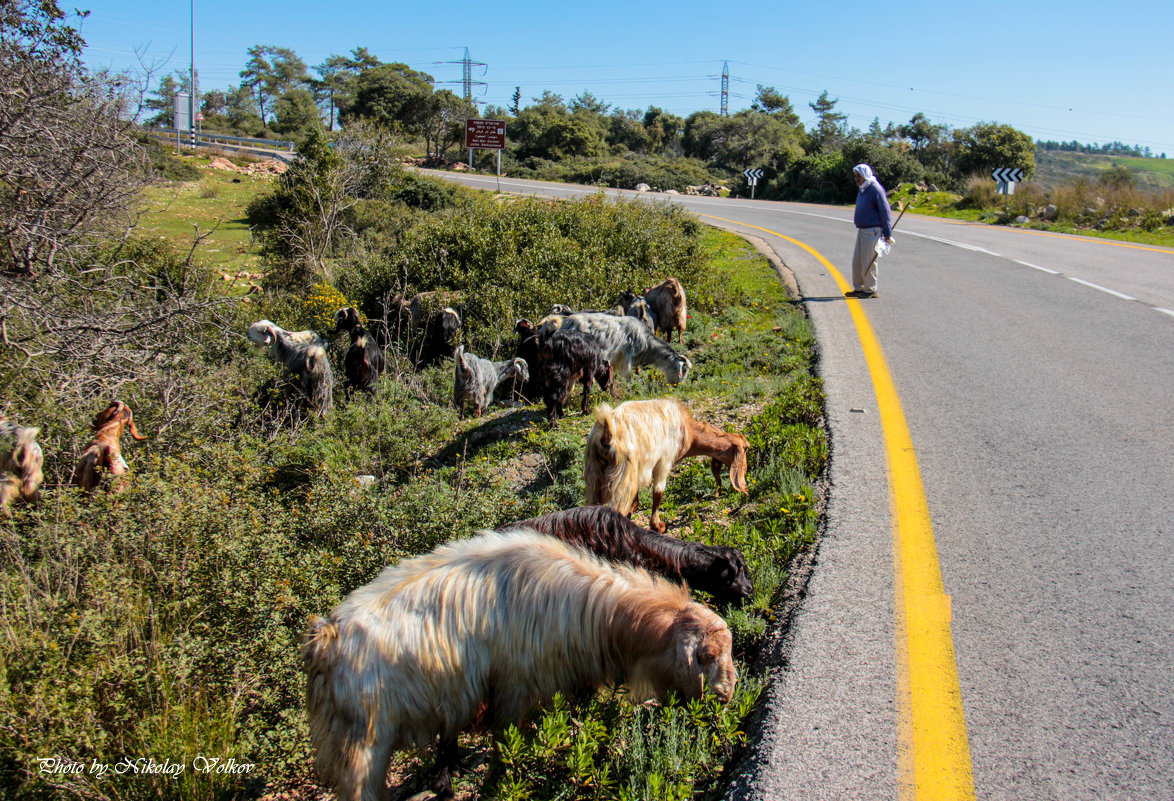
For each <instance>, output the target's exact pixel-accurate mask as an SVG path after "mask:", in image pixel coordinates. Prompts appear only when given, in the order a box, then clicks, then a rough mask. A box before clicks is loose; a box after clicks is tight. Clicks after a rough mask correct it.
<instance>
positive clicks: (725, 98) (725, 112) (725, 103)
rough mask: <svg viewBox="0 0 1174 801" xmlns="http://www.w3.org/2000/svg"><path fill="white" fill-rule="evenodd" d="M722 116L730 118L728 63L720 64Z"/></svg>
mask: <svg viewBox="0 0 1174 801" xmlns="http://www.w3.org/2000/svg"><path fill="white" fill-rule="evenodd" d="M722 116H723V117H728V116H730V62H728V61H723V62H722Z"/></svg>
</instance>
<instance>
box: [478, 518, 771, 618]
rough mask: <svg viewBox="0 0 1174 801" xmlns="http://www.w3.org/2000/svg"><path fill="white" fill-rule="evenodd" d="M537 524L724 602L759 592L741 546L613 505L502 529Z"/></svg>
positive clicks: (535, 527)
mask: <svg viewBox="0 0 1174 801" xmlns="http://www.w3.org/2000/svg"><path fill="white" fill-rule="evenodd" d="M518 529H533V530H535V531H539V532H541V533H543V534H549V535H550V536H552V537H557V538H558V539H560V540H563V541H564V542H568V543H570V544H572V545H578V546H579V547H581V548H586V549H587V550H589V551H592V552H594V553H597V554H599V555H600V556H605V557H607V558H608V559H611V560H613V561H623V562H628V563H629V564H633V565H636V566H637V567H642V568H644V569H645V570H651V571H653V572H656V573H660V574H661V575H664V576H667V577H668V578H670V579H673V580H674V581H685V582H687V583H688V584H689V586H690V587H692V588H693V589H697V590H704V591H705V592H708V593H710V594H711V595H713V597H714V598H715V599H717V601H718V602H719V603H741V602H743V601H745V600H746V599H747V598H749V597H750V596H751V595H753V594H754V584H753V582H752V581H751V579H750V571H749V570H748V569H747V567H746V558H745V557H744V556H743V555H742V552H741V551H739V550H738V549H737V548H730V547H728V546H725V545H705V544H703V543H700V542H692V541H690V540H679V539H677V538H676V537H668V536H665V535H664V534H657V533H656V532H655V531H650V530H649V529H646V528H641V527H640V526H638V525H636V524H635V523H633V522H632V521H631V520H629V519H628V518H627V517H624V516H623V515H622V514H620V513H619V512H617V511H616V510H615V509H612V508H611V507H609V506H582V507H579V508H577V509H567V510H565V511H562V512H551V513H550V514H547V515H542V516H541V517H534V518H531V519H529V520H519V521H517V522H515V523H508V524H507V525H505V526H503V527H501V528H499V529H498V531H501V532H503V533H504V532H507V531H514V530H518Z"/></svg>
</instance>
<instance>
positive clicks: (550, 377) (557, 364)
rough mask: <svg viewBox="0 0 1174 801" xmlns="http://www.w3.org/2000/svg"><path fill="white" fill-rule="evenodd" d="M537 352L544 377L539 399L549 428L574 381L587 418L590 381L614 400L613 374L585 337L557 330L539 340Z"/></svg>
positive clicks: (581, 334)
mask: <svg viewBox="0 0 1174 801" xmlns="http://www.w3.org/2000/svg"><path fill="white" fill-rule="evenodd" d="M538 350H539V356H538V358H539V364H540V365H541V369H542V372H543V375H544V383H543V393H542V397H543V400H544V401H545V403H546V416H547V419H549V420H550V425H551V427H553V426H555V425H557V424H558V419H559V417H561V416H562V414H563V407H564V406H565V405H566V403H567V399H568V398H570V396H571V390H573V389H574V387H575V382H576V381H578V382H580V383H582V384H583V414H587V401H588V399H589V398H590V395H591V382H592V381H595V382H596V383H598V384H599V388H600V389H602V390H606V391H609V392H611V393H612V396H613V397H615V389H614V378H615V371H614V369H613V368H612V366H611V363H610V362H608V360H607V359H606V358H605V357H604V355H603V351H601V350H600V348H599V345H598V344H597V343H596V342H595V340H594V339H591V338H590V337H588V336H587V335H586V334H584V333H582V332H580V331H571V330H563V329H560V330H558V331H555V332H554V333H553V334H551V335H550V336H549V337H546V338H544V339H541V340H540V342H539V346H538Z"/></svg>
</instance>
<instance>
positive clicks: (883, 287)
mask: <svg viewBox="0 0 1174 801" xmlns="http://www.w3.org/2000/svg"><path fill="white" fill-rule="evenodd" d="M436 174H437V175H441V176H442V177H445V178H447V179H450V180H455V181H459V182H461V183H466V184H470V185H475V186H480V187H482V188H486V189H495V188H496V187H497V180H496V179H495V178H493V177H486V176H462V175H453V174H447V173H436ZM500 183H501V189H502V190H505V191H511V192H519V193H535V194H542V195H546V196H552V197H570V196H576V195H583V194H588V193H592V192H595V191H597V190H594V189H591V188H587V187H569V186H564V185H559V184H546V183H541V182H529V181H516V180H513V179H502V180H501V182H500ZM607 195H608V196H615V195H621V196H625V197H633V196H635V193H627V192H625V193H618V192H616V191H615V190H608V191H607ZM643 197H648V196H647V195H644V196H643ZM657 198H658V199H661V200H671V201H672V202H676V203H680V204H682V205H683V206H685V207H686V208H688V209H690V210H692V211H694V212H695V213H696V214H698V215H699V216H700V217H701V219H702V220H703V221H705V222H708V223H712V224H714V225H719V226H721V227H725V228H729V229H731V230H736V231H740V232H743V233H746V234H750V235H753V236H756V237H759V238H761V239H763V240H764V241H766V242H767V244H768V245H769V247H770V248H772V249H773V250H774V251H775V252H776V253H777V255H778V256H779V257H780V258H781V259H782V261H783V262H785V264H786V265H787V267H788V268H790V269H791V270H792V271H793V272H794V274H795V277H796V279H797V281H798V284H799V288H800V291H801V293H802V295H803V298H804V300H805V305H806V308H807V310H808V312H809V313H810V315H811V319H812V321H813V323H814V326H815V331H816V335H817V337H818V341H819V352H820V364H819V371H820V374H821V375H822V376H823V378H824V381H825V384H826V388H827V393H828V403H827V417H828V421H829V426H830V429H831V435H832V460H831V467H830V471H831V472H830V478H831V484H832V488H831V497H830V504H829V510H828V529H827V535H826V537H825V538H824V540H823V541H822V543H821V545H820V550H819V553H818V557H817V564H816V567H815V572H814V575H813V577H812V579H811V581H810V584H809V586H808V594H807V597H806V599H805V600H804V602H803V604H802V606H801V608H800V610H799V612H798V613H797V615H796V617H795V620H794V622H793V625H792V627H791V630H790V633H789V635H788V640H787V649H786V662H785V665H784V667H783V668H782V670H781V671H780V673H779V674H778V678H777V681H775V682H774V684H772V686H771V687H770V689H769V690H768V696H769V698H768V708H767V721H768V725H767V730H766V732H765V734H764V736H763V737H762V739H761V740H760V741H758V742H757V743H756V745H755V747H754V749H753V753H752V762H753V765H754V771H753V773H752V774H751V775H747V776H742V777H739V779H738V780H737V781H736V783H735V787H734V789H733V790H732V791H731V794H730V797H732V798H755V799H762V800H763V801H766V799H771V801H775V800H776V799H796V800H797V801H798V800H800V799H802V800H803V801H807V800H809V799H893V798H897V797H900V798H903V799H904V798H921V799H932V801H937V799H944V798H947V797H962V798H965V797H971V796H970V795H969V794H968V793H967V792H965V791H962V792H950V793H942V794H937V793H935V792H933V791H932V790H931V789H930V788H931V787H932V784H931V783H930V782H931V781H932V780H933V776H932V775H929V774H928V773H927V771H930V773H932V770H933V769H936V768H937V767H938V766H939V764H943V763H945V762H948V761H950V760H955V759H956V758H957V757H958V754H956V753H952V754H945V753H942V751H944V750H945V749H942V748H941V746H942V743H943V742H944V741H945V737H946V735H947V734H949V732H948V731H945V730H944V729H942V728H940V727H938V726H936V724H935V725H931V726H929V727H927V728H926V729H925V730H924V731H922V730H919V729H912V728H911V725H910V722H909V706H910V703H909V702H910V696H913V698H912V703H913V705H914V706H916V704H917V702H918V700H917V697H916V695H917V693H918V692H919V691H918V690H908V691H906V692H905V693H901V692H899V688H901V687H908V686H909V684H910V683H911V681H912V683H913V684H914V685H916V684H917V680H918V676H916V675H914V676H913V677H912V680H911V679H910V674H913V673H916V672H917V669H916V668H911V667H910V665H909V664H908V654H909V646H908V644H907V642H906V637H905V632H903V631H902V630H901V629H899V628H898V627H897V624H896V623H897V619H898V614H899V612H901V611H904V612H905V613H906V614H907V615H910V616H913V617H917V616H918V615H920V614H924V613H927V610H925V609H919V608H917V605H916V604H912V605H911V606H910V607H909V608H906V609H904V610H902V606H903V604H905V605H907V604H908V599H907V598H905V596H903V595H901V594H899V593H898V589H900V586H901V585H900V583H899V580H898V579H899V577H898V574H897V572H896V570H897V568H896V566H897V564H898V561H897V558H896V557H897V554H898V553H899V548H900V545H901V539H900V536H899V534H898V532H897V531H896V530H895V525H897V526H898V527H899V525H900V524H903V521H902V518H901V514H903V513H900V512H899V511H898V514H897V515H896V517H895V516H894V508H893V506H892V500H893V497H892V496H891V495H890V487H891V486H893V487H896V486H897V485H898V484H900V483H901V482H902V481H903V476H902V475H900V474H895V473H894V470H895V469H896V470H898V471H899V470H900V469H901V468H900V467H897V468H894V467H893V465H894V464H898V465H899V464H901V459H905V458H907V459H909V460H911V461H912V462H913V464H914V465H915V466H916V467H917V468H919V471H920V480H921V483H922V485H923V487H924V489H923V497H922V502H923V503H924V508H925V509H926V510H927V517H928V520H927V521H925V522H926V524H927V526H932V535H933V545H934V546H935V548H936V561H937V563H938V564H939V565H940V568H939V572H940V577H941V581H942V585H943V587H944V592H945V593H946V595H947V596H948V597H947V598H946V605H945V606H944V610H945V614H946V618H945V620H946V622H947V623H948V627H947V628H946V632H947V636H948V637H950V638H951V640H952V642H951V645H952V649H953V656H954V661H955V667H956V676H957V682H958V684H957V690H959V691H960V694H961V707H962V711H963V713H964V728H963V730H962V731H961V734H962V739H963V746H964V752H963V756H964V757H965V762H966V766H967V768H968V770H969V771H970V772H971V776H972V782H973V797H977V798H981V799H1057V801H1070V800H1071V799H1090V800H1095V801H1103V800H1105V799H1144V800H1145V801H1150V800H1153V801H1157V800H1158V799H1162V800H1163V801H1164V800H1165V799H1171V798H1174V678H1172V676H1174V669H1172V666H1171V662H1172V661H1174V250H1171V249H1169V248H1157V247H1149V246H1141V245H1130V244H1126V243H1117V242H1110V241H1107V240H1099V239H1093V238H1082V237H1073V236H1064V235H1053V234H1047V233H1042V232H1033V231H1025V230H1018V229H1011V228H1004V227H991V226H979V225H970V224H964V223H959V222H953V221H948V220H942V219H935V218H929V217H921V216H917V215H912V214H907V215H905V218H904V220H903V221H902V223H901V226H900V228H899V229H898V231H897V232H896V239H897V244H896V246H895V247H894V250H893V253H892V255H891V256H889V257H888V258H886V259H885V260H883V261H882V263H881V270H880V286H879V289H880V297H879V298H878V299H876V300H868V301H855V300H853V301H846V300H845V299H844V298H843V295H842V292H843V289H844V286H843V285H841V284H839V283H837V273H838V274H839V275H840V276H842V275H848V274H850V266H849V261H850V257H851V249H852V241H853V229H852V226H851V223H850V220H851V209H848V208H841V207H830V206H811V205H803V204H790V203H771V202H762V201H743V200H728V199H714V198H695V197H685V196H663V195H662V196H657ZM853 308H855V310H856V316H854V315H853V313H852V310H853ZM861 326H864V328H862V327H861ZM862 331H863V333H862ZM870 337H871V338H872V341H874V343H875V345H876V346H877V347H875V348H870V349H869V351H868V352H867V353H866V350H865V348H864V347H862V344H864V345H865V346H866V347H868V346H869V342H870V339H869V338H870ZM878 370H879V371H881V372H883V373H885V374H887V376H888V377H889V378H890V379H891V382H892V387H893V388H894V391H895V394H894V398H893V399H894V400H896V402H897V403H898V404H899V407H900V410H901V411H902V413H903V419H902V422H903V423H904V424H905V425H906V427H907V431H908V434H909V438H910V439H909V442H906V443H900V442H899V441H898V440H895V439H894V437H893V434H894V429H895V424H894V422H893V420H892V419H891V418H889V417H886V418H885V420H884V421H883V424H882V419H881V411H883V409H884V406H883V402H884V400H885V399H884V398H883V397H880V396H878V394H877V392H878V388H880V387H882V384H883V382H877V376H878ZM874 382H877V383H874ZM922 556H924V554H917V555H915V556H914V557H913V558H921V557H922ZM903 564H906V567H905V568H903V569H904V570H905V572H904V573H903V574H902V575H903V577H904V578H903V579H901V580H902V581H905V582H906V583H907V582H908V580H909V571H908V567H907V565H908V563H903ZM950 635H952V637H951V636H950ZM943 732H944V733H943ZM927 776H928V778H927Z"/></svg>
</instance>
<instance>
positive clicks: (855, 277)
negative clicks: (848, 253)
mask: <svg viewBox="0 0 1174 801" xmlns="http://www.w3.org/2000/svg"><path fill="white" fill-rule="evenodd" d="M884 238H885V234H884V231H882V230H881V228H880V227H879V226H878V227H876V228H857V229H856V249H855V250H854V251H852V288H853V289H855V290H857V291H863V292H876V277H877V276H876V270H877V262H878V261H880V259H875V260H874V259H873V258H872V257H873V256H874V255H875V254H876V243H877V242H879V241H880V240H882V239H884ZM870 261H871V262H872V267H871V268H869V266H868V263H869V262H870Z"/></svg>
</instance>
